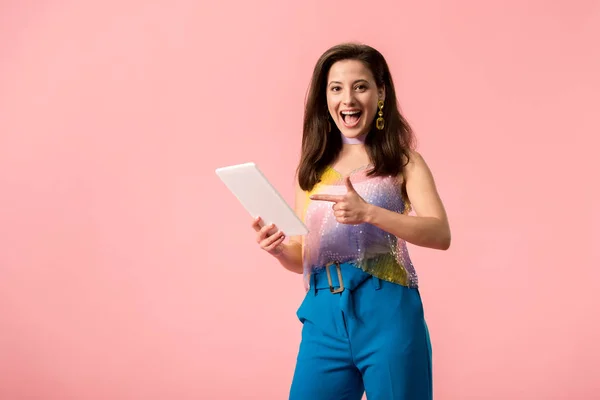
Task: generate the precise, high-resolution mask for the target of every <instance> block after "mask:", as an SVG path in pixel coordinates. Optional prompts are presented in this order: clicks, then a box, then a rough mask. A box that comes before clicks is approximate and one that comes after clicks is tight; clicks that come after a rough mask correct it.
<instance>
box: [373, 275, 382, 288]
mask: <svg viewBox="0 0 600 400" xmlns="http://www.w3.org/2000/svg"><path fill="white" fill-rule="evenodd" d="M373 285H375V290H379V289H381V279H379V278H378V277H376V276H374V277H373Z"/></svg>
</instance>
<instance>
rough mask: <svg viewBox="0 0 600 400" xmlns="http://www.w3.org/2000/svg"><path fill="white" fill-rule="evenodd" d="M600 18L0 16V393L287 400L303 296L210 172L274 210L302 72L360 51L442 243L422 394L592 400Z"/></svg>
mask: <svg viewBox="0 0 600 400" xmlns="http://www.w3.org/2000/svg"><path fill="white" fill-rule="evenodd" d="M599 38H600V3H598V2H597V1H593V0H588V1H584V0H582V1H541V0H535V1H529V2H521V1H517V0H511V1H504V2H494V3H493V4H492V3H490V2H482V1H479V0H461V1H431V0H429V1H421V2H414V1H412V2H408V1H402V2H397V1H377V2H374V3H372V5H369V6H367V2H363V1H352V0H349V1H344V2H321V1H320V0H310V1H304V2H283V1H271V2H266V1H262V0H258V1H253V2H242V1H231V0H226V1H221V2H202V1H201V2H198V1H191V0H190V1H183V0H179V1H177V0H170V1H167V0H157V1H139V0H138V1H136V0H119V1H116V0H110V1H107V0H103V1H99V0H96V1H86V2H75V1H43V2H24V1H17V0H12V1H11V0H5V1H3V2H2V3H1V4H0V51H1V52H0V185H1V194H0V398H1V399H7V400H12V399H14V400H20V399H44V400H54V399H77V400H96V399H111V400H130V399H131V400H133V399H136V400H137V399H144V400H153V399H161V400H162V399H178V400H185V399H200V398H202V399H263V400H269V399H284V398H286V396H287V393H288V387H289V383H290V380H291V376H292V373H293V367H294V362H295V356H296V350H297V345H298V342H299V339H300V323H299V322H298V321H297V319H296V316H295V311H296V308H297V306H298V305H299V303H300V301H301V299H302V296H303V290H302V282H301V278H300V277H299V276H297V275H294V274H291V273H288V272H286V271H284V270H283V268H280V267H279V266H278V265H277V264H276V263H275V262H274V261H273V260H272V259H271V258H269V257H268V256H266V255H264V254H263V253H262V252H261V251H260V250H259V249H258V247H257V246H256V244H255V242H254V233H253V231H252V230H251V228H250V219H249V217H248V215H247V214H246V213H245V211H244V210H243V209H242V208H241V207H240V205H239V204H238V203H237V202H236V201H235V199H234V198H232V196H231V195H230V194H229V193H228V192H227V191H226V189H225V188H224V186H223V185H222V184H221V182H220V181H218V180H217V179H216V177H215V174H214V169H215V168H216V167H219V166H223V165H227V164H232V163H238V162H245V161H255V162H257V163H258V164H259V166H260V167H261V168H262V169H263V170H264V172H265V173H266V174H267V175H268V177H269V178H270V179H272V181H273V182H274V183H275V184H276V185H277V186H278V187H279V188H280V190H281V191H282V193H283V194H284V196H285V197H286V199H288V200H289V201H290V202H291V201H292V200H293V182H292V177H293V173H294V168H295V166H296V162H297V159H298V154H299V146H300V140H301V121H302V112H303V109H302V106H303V102H304V95H305V92H306V87H307V84H308V81H309V78H310V73H311V70H312V67H313V65H314V62H315V61H316V59H317V57H318V56H319V55H320V54H321V52H322V51H324V50H325V49H326V48H327V47H329V46H330V45H332V44H335V43H337V42H340V41H346V40H359V41H363V42H366V43H369V44H371V45H373V46H375V47H377V48H378V49H380V50H381V51H382V52H383V53H384V55H385V56H386V57H387V59H388V61H389V64H390V66H391V68H392V71H393V74H394V77H395V80H396V83H397V87H398V92H399V93H398V94H399V97H400V99H401V104H402V108H403V110H404V112H405V113H406V116H407V117H408V119H409V121H410V122H411V123H412V125H413V126H414V128H415V130H416V133H417V135H418V138H419V150H420V151H421V152H422V154H423V155H424V156H425V158H426V160H427V161H428V162H429V164H430V166H431V168H432V169H433V171H434V174H435V176H436V179H437V182H438V185H439V190H440V192H441V194H442V197H443V199H444V201H445V204H446V207H447V209H448V213H449V215H450V218H451V224H452V229H453V245H452V247H451V249H450V250H449V251H448V252H437V251H433V250H427V249H419V248H414V247H411V250H412V255H413V258H414V261H415V264H416V266H417V268H418V271H419V273H420V279H421V285H422V289H421V290H422V294H423V298H424V302H425V307H426V314H427V319H428V322H429V325H430V329H431V334H432V341H433V346H434V374H435V376H434V380H435V398H436V399H438V400H451V399H452V400H454V399H456V400H466V399H490V400H496V399H497V400H506V399H600V379H599V378H598V372H597V368H598V359H599V357H600V345H599V341H598V337H599V335H600V322H599V320H598V314H599V312H598V307H599V305H600V304H599V303H600V302H599V300H598V294H599V292H600V279H599V278H600V273H599V268H598V267H599V266H600V253H599V250H598V249H599V244H598V239H599V238H600V228H599V227H600V212H599V211H598V206H597V201H598V195H597V192H598V189H597V188H598V177H597V175H598V171H599V170H600V167H599V165H598V162H597V161H595V156H596V155H597V148H598V145H599V144H600V143H599V139H598V138H599V135H600V122H599V120H598V105H599V104H600V74H599V73H598V71H600V52H599V51H598V40H599Z"/></svg>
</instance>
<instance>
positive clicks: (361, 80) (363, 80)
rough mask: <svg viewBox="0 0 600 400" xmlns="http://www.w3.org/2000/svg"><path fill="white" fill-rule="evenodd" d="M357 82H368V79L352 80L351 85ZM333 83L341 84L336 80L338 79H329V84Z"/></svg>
mask: <svg viewBox="0 0 600 400" xmlns="http://www.w3.org/2000/svg"><path fill="white" fill-rule="evenodd" d="M359 82H364V83H369V81H367V80H366V79H357V80H355V81H354V82H352V84H353V85H355V84H357V83H359ZM333 83H337V84H338V85H341V84H342V82H338V81H331V82H329V85H331V84H333Z"/></svg>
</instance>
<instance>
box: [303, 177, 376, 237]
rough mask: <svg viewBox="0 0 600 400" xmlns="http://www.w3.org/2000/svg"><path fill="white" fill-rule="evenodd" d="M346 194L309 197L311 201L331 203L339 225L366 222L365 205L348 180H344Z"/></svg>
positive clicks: (367, 204)
mask: <svg viewBox="0 0 600 400" xmlns="http://www.w3.org/2000/svg"><path fill="white" fill-rule="evenodd" d="M344 183H345V184H346V189H348V191H347V193H346V194H344V195H334V194H314V195H312V196H310V199H311V200H316V201H331V202H333V203H334V204H333V207H332V208H333V215H335V218H336V219H337V221H338V222H339V223H342V224H348V225H358V224H362V223H364V222H366V220H367V214H368V211H369V207H370V205H369V203H367V202H366V201H365V200H364V199H363V198H362V197H360V195H359V194H358V193H357V192H356V190H355V189H354V186H352V182H350V178H349V177H346V178H344Z"/></svg>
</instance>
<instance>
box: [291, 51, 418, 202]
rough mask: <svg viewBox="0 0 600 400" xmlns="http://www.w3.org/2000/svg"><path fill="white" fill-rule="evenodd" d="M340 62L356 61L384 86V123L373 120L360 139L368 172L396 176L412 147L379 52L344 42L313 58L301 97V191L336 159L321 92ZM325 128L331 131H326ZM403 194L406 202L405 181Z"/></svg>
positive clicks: (335, 134) (338, 144)
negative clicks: (303, 102) (304, 94)
mask: <svg viewBox="0 0 600 400" xmlns="http://www.w3.org/2000/svg"><path fill="white" fill-rule="evenodd" d="M342 60H357V61H361V62H362V63H364V65H365V66H367V68H369V70H370V71H371V73H372V74H373V77H374V78H375V83H376V84H377V87H378V88H382V87H383V88H385V94H386V98H385V105H384V107H383V118H384V120H385V127H384V129H383V130H381V131H380V130H377V129H376V128H375V124H374V123H372V124H371V131H370V132H369V134H368V135H367V137H366V139H365V147H366V150H367V154H368V155H369V158H370V160H371V163H372V164H373V169H372V170H371V171H369V175H372V176H383V175H392V176H399V175H401V174H402V173H403V171H404V167H405V166H406V164H407V163H408V161H409V151H410V150H411V149H412V148H413V146H414V135H413V131H412V129H411V127H410V126H409V124H408V122H407V121H406V120H405V119H404V117H403V116H402V114H401V113H400V110H399V107H398V101H397V98H396V91H395V88H394V82H393V80H392V75H391V73H390V70H389V68H388V65H387V62H386V61H385V58H384V57H383V55H382V54H381V53H380V52H379V51H377V50H375V49H374V48H372V47H370V46H367V45H364V44H358V43H343V44H339V45H337V46H334V47H332V48H330V49H329V50H327V51H326V52H325V53H323V55H322V56H321V57H320V58H319V60H318V61H317V64H316V65H315V68H314V71H313V74H312V79H311V82H310V86H309V90H308V93H307V97H306V105H305V110H304V127H303V135H302V153H301V157H300V163H299V165H298V169H297V175H298V183H299V185H300V187H301V188H302V190H305V191H310V190H312V188H313V187H314V186H315V185H316V184H317V183H318V182H319V180H320V176H321V174H322V172H323V171H324V170H325V168H327V166H329V165H330V164H331V163H333V162H334V161H335V159H336V158H337V156H338V154H339V152H340V150H341V149H342V138H341V132H340V131H339V129H338V128H337V126H336V125H335V124H334V123H333V121H330V114H329V110H328V108H327V94H326V88H327V77H328V74H329V69H330V68H331V66H332V65H333V64H334V63H336V62H338V61H342ZM329 126H331V132H328V130H329ZM402 181H403V182H404V179H403V180H402ZM402 195H403V197H405V200H408V199H407V198H406V188H405V185H404V183H403V184H402Z"/></svg>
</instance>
